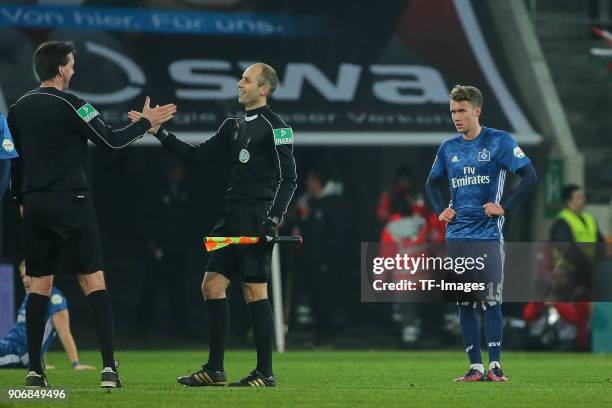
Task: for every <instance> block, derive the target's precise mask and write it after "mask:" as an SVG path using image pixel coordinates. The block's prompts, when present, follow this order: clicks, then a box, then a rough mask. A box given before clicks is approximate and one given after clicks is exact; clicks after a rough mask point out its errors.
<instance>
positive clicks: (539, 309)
mask: <svg viewBox="0 0 612 408" xmlns="http://www.w3.org/2000/svg"><path fill="white" fill-rule="evenodd" d="M590 314H591V303H590V302H530V303H527V305H525V309H524V310H523V318H524V319H525V321H526V322H527V325H528V334H529V336H530V339H531V341H530V344H529V346H530V348H535V349H547V350H549V349H557V350H587V349H588V347H589V317H590Z"/></svg>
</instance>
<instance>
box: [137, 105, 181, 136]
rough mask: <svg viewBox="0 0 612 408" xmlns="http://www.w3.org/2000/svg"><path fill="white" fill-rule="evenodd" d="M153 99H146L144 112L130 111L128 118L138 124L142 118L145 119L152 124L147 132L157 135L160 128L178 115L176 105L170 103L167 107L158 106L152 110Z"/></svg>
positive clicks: (143, 107)
mask: <svg viewBox="0 0 612 408" xmlns="http://www.w3.org/2000/svg"><path fill="white" fill-rule="evenodd" d="M150 104H151V99H150V98H149V97H148V96H147V97H146V98H145V102H144V105H143V106H142V112H138V111H134V110H132V111H129V112H128V118H129V119H130V121H132V122H136V121H137V120H138V119H140V118H145V119H147V120H148V121H149V122H150V123H151V128H150V129H149V130H147V132H149V133H151V134H153V135H154V134H157V131H158V130H159V127H160V126H161V125H162V124H164V123H166V122H167V121H169V120H170V119H172V118H173V117H174V114H175V113H176V105H175V104H173V103H169V104H166V105H162V106H160V105H156V106H155V108H151V106H150Z"/></svg>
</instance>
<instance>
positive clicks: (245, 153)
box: [238, 136, 251, 164]
mask: <svg viewBox="0 0 612 408" xmlns="http://www.w3.org/2000/svg"><path fill="white" fill-rule="evenodd" d="M249 143H251V136H249V138H248V139H247V141H246V143H245V145H244V147H243V148H242V149H240V153H238V161H239V162H240V163H242V164H246V163H248V161H249V159H250V158H251V153H249Z"/></svg>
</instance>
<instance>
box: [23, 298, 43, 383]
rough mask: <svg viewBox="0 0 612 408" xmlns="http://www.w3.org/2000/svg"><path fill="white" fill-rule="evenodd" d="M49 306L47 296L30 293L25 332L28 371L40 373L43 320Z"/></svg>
mask: <svg viewBox="0 0 612 408" xmlns="http://www.w3.org/2000/svg"><path fill="white" fill-rule="evenodd" d="M48 307H49V296H44V295H39V294H38V293H30V294H29V295H28V303H27V305H26V333H27V338H28V357H29V359H30V371H36V372H37V373H39V374H41V373H42V371H43V369H42V360H41V356H40V354H41V349H42V342H43V336H44V334H45V323H46V322H45V320H46V318H47V308H48Z"/></svg>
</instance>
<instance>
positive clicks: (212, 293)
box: [202, 280, 225, 300]
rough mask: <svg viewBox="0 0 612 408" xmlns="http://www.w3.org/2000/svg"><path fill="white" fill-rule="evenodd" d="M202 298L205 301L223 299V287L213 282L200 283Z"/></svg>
mask: <svg viewBox="0 0 612 408" xmlns="http://www.w3.org/2000/svg"><path fill="white" fill-rule="evenodd" d="M202 296H204V299H205V300H211V299H223V298H224V297H225V287H224V286H223V285H219V284H218V283H216V282H214V281H206V280H204V282H202Z"/></svg>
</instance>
